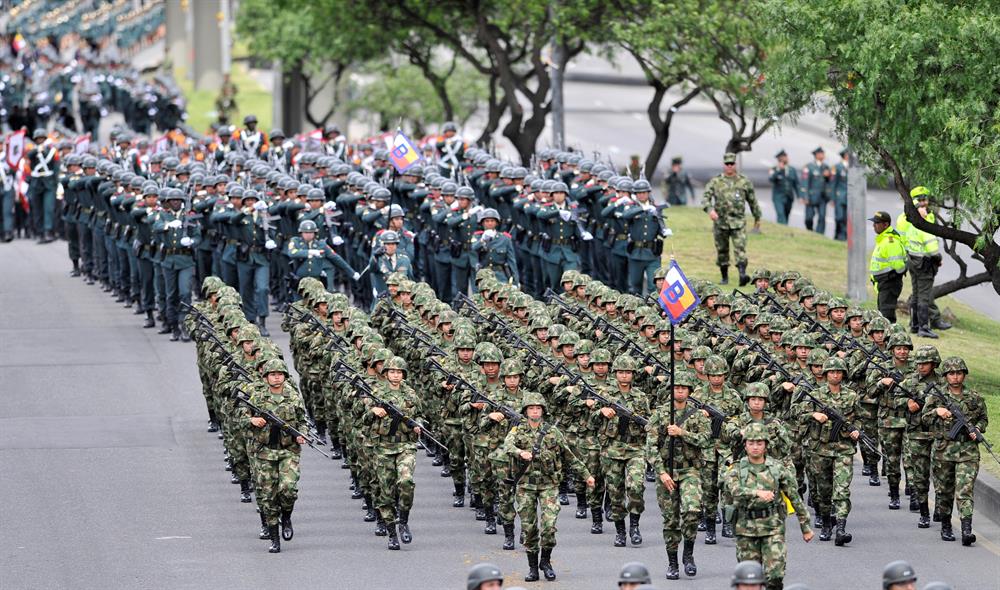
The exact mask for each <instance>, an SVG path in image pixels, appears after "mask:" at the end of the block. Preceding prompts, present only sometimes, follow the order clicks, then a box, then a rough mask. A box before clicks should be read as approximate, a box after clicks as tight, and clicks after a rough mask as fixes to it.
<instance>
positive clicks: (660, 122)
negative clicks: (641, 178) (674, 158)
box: [645, 84, 701, 181]
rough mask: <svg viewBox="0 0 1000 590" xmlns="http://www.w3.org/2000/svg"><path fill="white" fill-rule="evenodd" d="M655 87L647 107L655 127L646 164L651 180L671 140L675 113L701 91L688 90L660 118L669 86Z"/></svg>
mask: <svg viewBox="0 0 1000 590" xmlns="http://www.w3.org/2000/svg"><path fill="white" fill-rule="evenodd" d="M653 87H654V89H655V92H654V94H653V98H652V100H650V101H649V106H648V107H646V114H647V116H648V117H649V124H650V125H651V126H652V128H653V143H652V144H651V145H650V146H649V153H647V154H646V165H645V171H646V177H647V178H648V179H649V180H650V181H652V179H653V176H654V175H655V174H656V167H657V166H659V165H660V159H661V158H663V151H664V150H665V149H666V147H667V143H668V142H669V141H670V125H671V124H672V123H673V120H674V115H675V114H676V113H677V111H678V110H680V108H681V107H682V106H684V105H686V104H687V103H689V102H691V101H692V100H693V99H694V97H696V96H698V94H699V93H701V89H700V88H695V89H694V90H692V91H691V92H688V93H687V94H686V95H684V96H683V97H682V98H681V99H680V100H678V101H677V102H675V103H674V104H672V105H670V108H669V109H667V114H666V116H665V117H664V118H663V119H660V105H661V104H662V102H663V98H664V96H665V95H666V92H667V86H664V85H662V84H657V85H654V86H653Z"/></svg>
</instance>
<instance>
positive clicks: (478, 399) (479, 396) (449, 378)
mask: <svg viewBox="0 0 1000 590" xmlns="http://www.w3.org/2000/svg"><path fill="white" fill-rule="evenodd" d="M427 367H428V368H429V369H431V370H432V371H436V372H438V373H441V374H442V375H444V378H445V382H446V383H448V384H450V385H454V386H456V387H460V388H462V389H464V390H466V391H468V392H469V393H471V394H472V402H471V403H474V404H476V403H485V404H486V405H488V406H489V407H491V408H493V409H494V410H496V411H497V412H500V413H501V414H503V415H504V417H505V418H507V420H508V421H509V422H510V423H511V424H520V423H521V414H520V413H518V412H517V410H515V409H514V408H512V407H510V406H505V405H504V404H501V403H500V402H497V401H495V400H492V399H490V398H489V397H487V396H486V394H484V393H483V392H482V391H480V390H479V389H478V388H477V387H476V386H475V385H473V384H471V383H469V382H468V381H467V380H466V379H465V378H464V377H462V376H461V375H456V374H455V373H452V372H451V371H449V370H448V369H445V368H444V367H443V366H442V365H441V363H439V362H438V361H437V359H433V358H431V359H427Z"/></svg>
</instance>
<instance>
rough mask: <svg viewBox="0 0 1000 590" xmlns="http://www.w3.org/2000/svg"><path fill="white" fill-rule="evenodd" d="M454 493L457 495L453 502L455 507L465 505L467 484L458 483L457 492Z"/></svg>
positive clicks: (456, 485)
mask: <svg viewBox="0 0 1000 590" xmlns="http://www.w3.org/2000/svg"><path fill="white" fill-rule="evenodd" d="M452 495H453V496H455V501H454V502H452V503H451V505H452V506H453V507H455V508H461V507H462V506H465V484H462V483H456V484H455V493H454V494H452Z"/></svg>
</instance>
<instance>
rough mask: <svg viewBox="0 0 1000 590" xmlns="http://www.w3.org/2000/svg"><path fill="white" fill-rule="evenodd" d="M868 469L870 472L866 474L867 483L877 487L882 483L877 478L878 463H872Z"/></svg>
mask: <svg viewBox="0 0 1000 590" xmlns="http://www.w3.org/2000/svg"><path fill="white" fill-rule="evenodd" d="M870 469H871V473H870V474H869V475H868V485H870V486H872V487H873V488H877V487H879V486H880V485H882V481H881V480H880V479H879V478H878V464H877V463H876V464H875V465H872V466H871V467H870Z"/></svg>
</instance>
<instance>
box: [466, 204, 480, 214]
mask: <svg viewBox="0 0 1000 590" xmlns="http://www.w3.org/2000/svg"><path fill="white" fill-rule="evenodd" d="M482 210H483V206H482V205H476V206H475V207H473V208H472V209H469V215H476V214H478V213H479V212H480V211H482Z"/></svg>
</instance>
